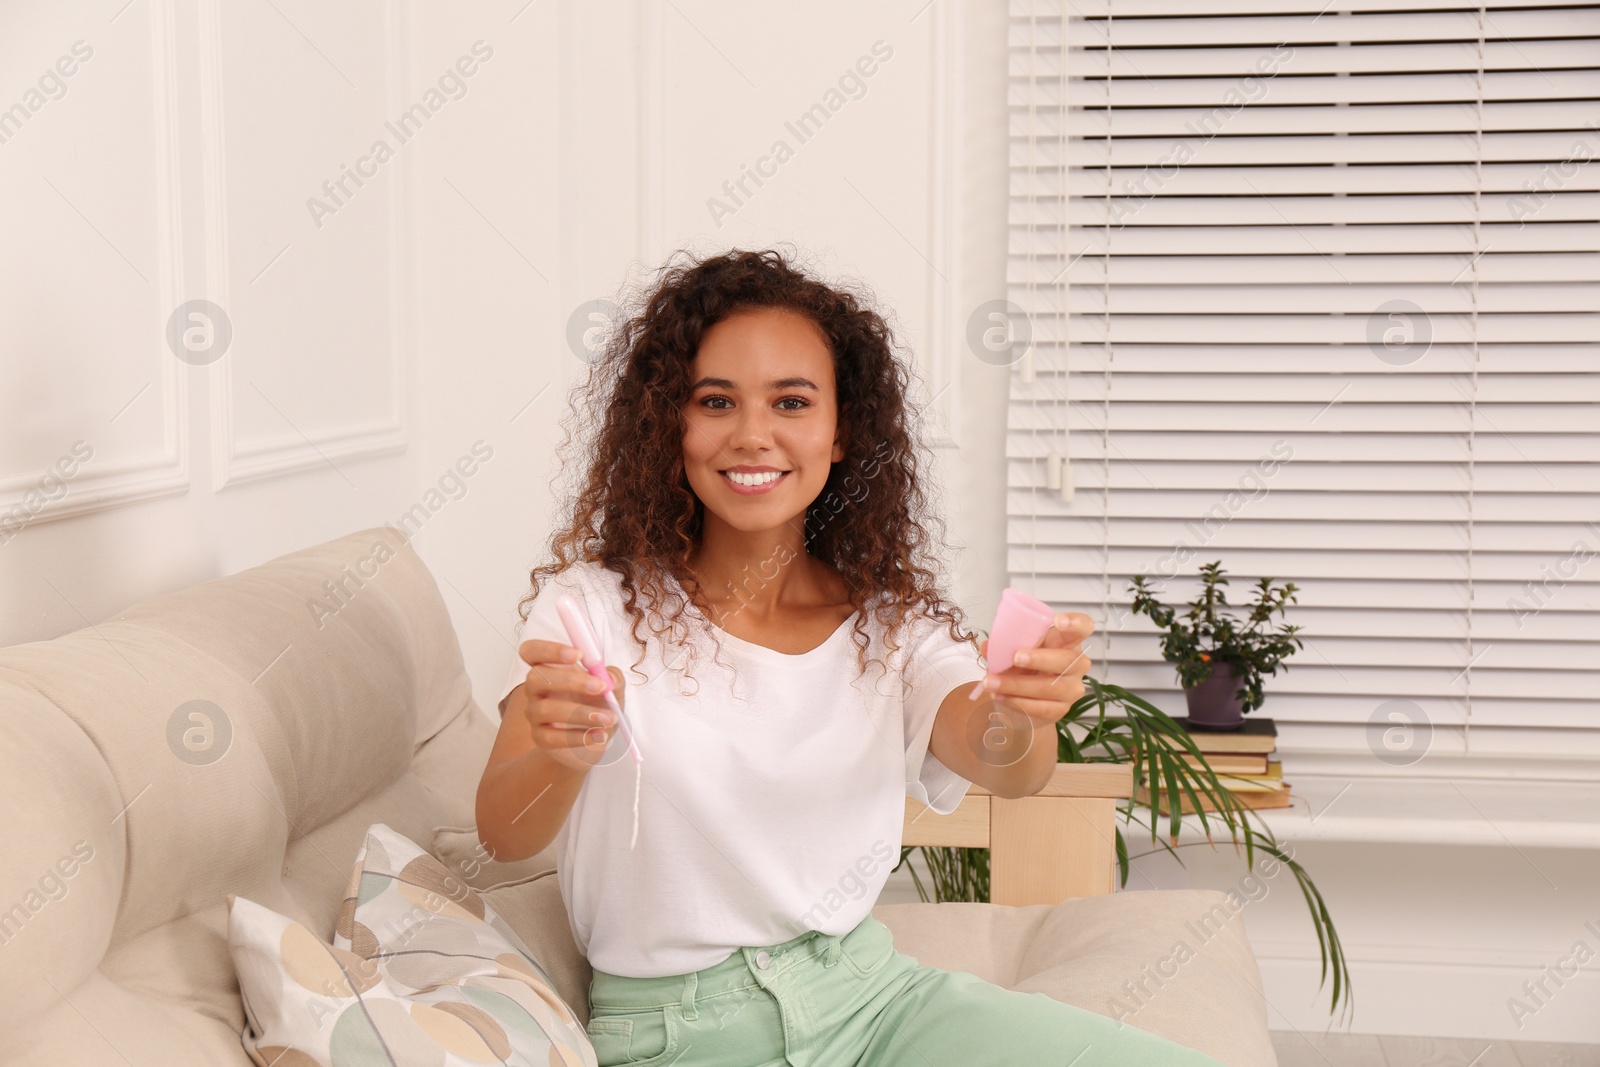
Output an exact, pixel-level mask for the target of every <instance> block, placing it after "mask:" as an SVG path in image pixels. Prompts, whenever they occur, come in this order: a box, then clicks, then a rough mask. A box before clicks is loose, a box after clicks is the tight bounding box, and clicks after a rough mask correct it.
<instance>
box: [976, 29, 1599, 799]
mask: <svg viewBox="0 0 1600 1067" xmlns="http://www.w3.org/2000/svg"><path fill="white" fill-rule="evenodd" d="M1202 7H1203V9H1204V10H1203V13H1202V11H1201V8H1202ZM1009 11H1010V22H1009V35H1010V37H1009V64H1010V70H1009V90H1008V91H1009V100H1008V104H1009V116H1010V118H1009V122H1010V131H1009V133H1010V172H1009V173H1010V182H1011V187H1010V190H1009V200H1010V206H1009V237H1008V244H1009V257H1008V267H1007V289H1008V293H1007V295H1008V298H1009V301H1010V302H1011V304H1013V305H1014V307H1013V308H1012V309H1011V312H1012V314H1013V315H1016V316H1019V317H1022V318H1024V319H1025V320H1026V324H1027V326H1026V328H1027V331H1028V333H1029V335H1030V338H1031V343H1030V344H1029V345H1028V346H1027V347H1026V351H1025V354H1023V355H1022V356H1021V358H1020V359H1019V360H1018V362H1016V363H1015V365H1014V367H1013V371H1012V376H1011V384H1010V399H1009V405H1008V426H1007V440H1006V455H1007V479H1008V550H1009V555H1010V561H1009V564H1008V568H1009V570H1010V572H1011V575H1012V580H1013V582H1014V583H1015V584H1017V585H1018V586H1020V587H1023V588H1027V589H1029V590H1030V591H1032V592H1034V593H1035V594H1036V595H1038V596H1040V597H1041V598H1043V599H1045V600H1047V601H1049V602H1051V603H1052V604H1053V605H1055V606H1057V607H1058V608H1063V609H1066V608H1072V609H1076V610H1089V611H1092V612H1093V613H1094V614H1096V615H1097V616H1098V617H1099V618H1100V619H1101V620H1102V622H1101V630H1102V633H1103V634H1104V642H1103V644H1102V645H1101V646H1100V647H1099V649H1098V652H1099V654H1098V655H1096V657H1095V658H1096V675H1097V677H1100V678H1102V679H1103V680H1107V681H1112V682H1115V683H1117V684H1119V685H1123V686H1125V687H1128V688H1130V689H1132V690H1134V691H1136V692H1139V693H1141V694H1143V695H1145V696H1146V697H1147V698H1149V699H1151V700H1153V701H1154V702H1155V703H1157V704H1158V705H1159V706H1161V707H1163V708H1164V709H1165V710H1168V711H1170V712H1172V713H1174V714H1182V713H1183V712H1184V699H1183V695H1182V693H1181V691H1180V690H1179V688H1178V684H1177V681H1176V677H1175V673H1174V670H1173V668H1172V667H1171V666H1169V665H1167V664H1166V663H1164V662H1163V661H1162V659H1161V656H1160V647H1159V633H1158V631H1157V630H1156V628H1155V627H1154V625H1153V624H1152V623H1150V621H1149V620H1148V618H1146V617H1144V616H1132V615H1130V614H1129V612H1128V604H1129V601H1130V596H1129V593H1128V580H1129V578H1130V577H1131V576H1132V575H1134V574H1139V573H1143V574H1146V575H1149V576H1151V577H1152V578H1153V579H1160V583H1159V584H1160V586H1161V587H1162V589H1163V593H1162V599H1163V601H1164V602H1165V603H1167V604H1169V605H1182V604H1186V603H1187V601H1188V600H1189V599H1190V597H1192V596H1193V595H1195V594H1196V593H1197V592H1198V590H1199V588H1200V584H1199V579H1198V568H1199V566H1200V564H1201V563H1205V562H1210V561H1211V560H1214V559H1221V561H1222V565H1223V567H1224V568H1226V570H1227V571H1228V575H1229V577H1230V579H1231V580H1232V584H1231V585H1230V586H1229V587H1228V592H1229V599H1230V601H1232V602H1233V603H1234V604H1235V605H1238V604H1242V603H1245V602H1248V601H1249V600H1251V599H1252V597H1251V589H1252V586H1253V583H1254V582H1255V580H1256V579H1258V578H1261V577H1269V578H1273V579H1274V580H1275V581H1277V582H1279V583H1281V582H1284V581H1293V582H1294V583H1295V584H1296V585H1297V586H1299V587H1300V593H1299V598H1300V599H1299V603H1298V604H1296V605H1292V606H1291V607H1290V608H1289V615H1288V621H1289V622H1294V623H1298V624H1301V625H1303V626H1304V627H1305V629H1304V630H1303V632H1302V634H1301V637H1302V638H1303V639H1304V641H1305V648H1304V650H1302V651H1300V652H1297V653H1296V654H1295V655H1294V656H1292V657H1291V658H1290V659H1289V661H1288V664H1289V669H1288V670H1287V671H1282V670H1280V671H1279V673H1278V674H1277V675H1276V676H1269V677H1268V678H1267V679H1266V692H1267V702H1266V704H1265V705H1264V706H1263V707H1262V709H1260V711H1258V712H1257V713H1256V714H1260V715H1266V716H1271V717H1272V718H1274V719H1275V720H1276V722H1277V724H1278V729H1279V742H1280V747H1282V748H1283V749H1284V750H1285V751H1290V750H1305V751H1312V750H1336V751H1347V752H1352V753H1363V752H1366V751H1368V750H1370V751H1372V752H1375V753H1376V752H1378V749H1377V748H1376V747H1374V746H1375V745H1377V744H1379V743H1387V742H1380V737H1381V736H1382V735H1381V734H1380V732H1379V731H1381V730H1384V729H1387V727H1388V725H1389V724H1393V723H1396V722H1400V721H1403V720H1396V719H1395V718H1394V717H1393V715H1392V714H1391V713H1392V712H1393V711H1395V710H1396V709H1397V708H1400V709H1404V708H1408V707H1409V708H1414V709H1415V710H1416V712H1417V714H1418V715H1420V716H1421V722H1420V723H1419V724H1417V726H1418V729H1419V730H1421V729H1426V730H1427V736H1425V737H1423V738H1422V739H1421V741H1420V742H1419V741H1417V740H1415V739H1413V740H1411V741H1408V742H1406V744H1408V745H1411V746H1413V747H1412V749H1411V751H1414V752H1416V755H1417V756H1419V757H1420V756H1421V755H1422V752H1420V751H1416V746H1417V745H1418V744H1419V743H1420V744H1421V745H1422V747H1423V749H1424V750H1425V751H1426V752H1427V753H1428V754H1443V753H1452V754H1454V755H1456V756H1469V757H1476V756H1506V755H1524V756H1535V755H1562V756H1566V757H1572V756H1582V757H1594V758H1600V4H1584V3H1560V2H1548V0H1547V2H1544V3H1538V4H1534V3H1516V2H1501V3H1494V4H1486V5H1480V6H1465V5H1462V4H1459V3H1457V4H1450V3H1444V2H1438V0H1434V2H1428V0H1405V2H1403V3H1384V2H1379V0H1367V2H1360V3H1356V2H1341V3H1339V4H1338V5H1337V7H1335V6H1334V5H1332V4H1328V5H1324V4H1323V3H1320V2H1296V0H1214V2H1209V3H1206V4H1204V5H1199V4H1195V3H1193V2H1191V0H1109V2H1108V0H1071V2H1068V3H1065V4H1063V3H1062V2H1060V0H1053V2H1052V0H1011V4H1010V9H1009ZM1239 614H1240V615H1243V614H1244V612H1243V611H1240V612H1239ZM1396 701H1400V702H1405V703H1403V704H1394V703H1391V702H1396ZM1406 718H1410V716H1406ZM1391 736H1392V735H1391ZM1384 762H1385V763H1387V764H1391V765H1393V766H1396V767H1404V765H1405V764H1406V762H1407V761H1406V760H1405V759H1394V758H1389V759H1385V760H1384ZM1401 773H1412V772H1404V771H1402V772H1401Z"/></svg>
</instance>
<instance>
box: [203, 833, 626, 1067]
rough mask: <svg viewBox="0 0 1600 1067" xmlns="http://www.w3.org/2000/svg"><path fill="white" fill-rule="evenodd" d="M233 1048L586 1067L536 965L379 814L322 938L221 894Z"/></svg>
mask: <svg viewBox="0 0 1600 1067" xmlns="http://www.w3.org/2000/svg"><path fill="white" fill-rule="evenodd" d="M228 945H229V949H230V951H231V952H232V954H233V960H234V966H235V968H236V969H237V971H238V973H239V987H240V994H241V996H242V998H243V1000H244V1007H245V1015H246V1019H247V1025H246V1027H245V1032H244V1035H243V1042H244V1047H245V1051H246V1052H248V1053H249V1054H250V1056H251V1058H252V1059H253V1060H254V1061H255V1062H256V1063H257V1064H259V1065H262V1067H267V1065H271V1067H318V1065H320V1067H349V1065H355V1064H368V1063H384V1064H394V1065H396V1067H467V1065H469V1064H486V1063H490V1064H499V1063H505V1064H528V1065H537V1067H580V1065H582V1067H597V1061H596V1058H595V1053H594V1049H593V1047H592V1046H591V1045H590V1044H589V1039H588V1034H587V1033H586V1032H585V1030H584V1027H583V1026H582V1025H581V1024H580V1023H579V1022H578V1020H577V1019H576V1018H575V1017H574V1015H573V1014H572V1011H571V1009H569V1008H568V1007H567V1005H566V1004H565V1003H563V1002H562V1000H561V998H560V997H559V996H558V995H557V994H556V992H555V988H554V986H553V985H552V983H551V981H550V978H549V976H548V974H546V972H545V970H544V968H542V967H541V966H540V965H539V964H538V962H537V961H535V960H534V959H533V957H532V956H531V955H530V954H529V952H528V950H527V949H526V948H525V947H524V946H523V944H522V942H521V941H520V940H519V939H518V938H517V935H516V934H514V933H512V931H511V928H510V927H509V926H507V925H506V924H505V922H504V921H503V920H502V919H501V918H500V917H499V916H498V915H496V914H495V913H494V910H493V909H492V908H490V907H489V905H488V904H487V903H486V902H485V901H484V899H483V898H482V897H481V896H480V895H479V894H478V893H477V891H476V890H474V889H472V888H470V887H469V886H467V885H466V884H465V883H464V882H463V881H461V880H460V879H458V878H455V877H454V876H452V875H451V874H450V872H449V871H448V870H447V869H446V868H445V866H444V865H443V864H442V863H440V862H439V861H438V860H437V859H435V858H434V857H433V856H431V855H429V854H428V853H427V852H425V851H423V850H422V849H421V848H420V847H418V846H417V845H416V844H415V843H413V842H412V841H410V840H408V839H407V838H405V837H404V836H402V835H400V834H398V833H395V832H394V831H393V830H391V829H389V827H387V826H384V825H383V824H382V823H378V824H374V825H373V826H372V827H370V828H369V829H368V830H367V839H366V842H365V843H364V844H363V846H362V849H361V853H360V854H359V855H358V856H357V858H356V867H355V871H354V873H353V875H352V877H351V880H350V887H349V889H348V891H347V893H346V898H345V901H344V904H343V907H342V908H341V909H340V912H339V920H338V925H337V927H336V929H335V933H334V942H333V944H332V945H329V944H326V943H325V942H323V941H322V940H321V939H320V938H318V937H316V936H315V935H314V934H312V933H311V931H309V930H307V929H306V928H305V927H304V926H302V925H301V924H300V923H297V922H295V921H294V920H292V919H289V918H287V917H285V916H282V915H279V914H277V913H276V912H273V911H270V910H268V909H267V908H264V907H262V906H261V905H259V904H256V903H254V902H253V901H250V900H246V899H244V898H242V897H235V896H231V895H230V896H229V897H228Z"/></svg>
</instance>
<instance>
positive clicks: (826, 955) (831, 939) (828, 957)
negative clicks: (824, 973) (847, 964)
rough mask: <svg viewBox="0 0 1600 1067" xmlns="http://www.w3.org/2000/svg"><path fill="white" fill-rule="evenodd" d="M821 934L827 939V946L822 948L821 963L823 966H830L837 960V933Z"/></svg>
mask: <svg viewBox="0 0 1600 1067" xmlns="http://www.w3.org/2000/svg"><path fill="white" fill-rule="evenodd" d="M823 936H824V937H826V938H827V939H828V947H827V948H826V949H824V950H823V953H822V965H823V966H824V967H832V966H833V965H834V964H835V963H838V962H839V951H840V950H839V935H838V934H824V935H823Z"/></svg>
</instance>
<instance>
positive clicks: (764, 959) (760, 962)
mask: <svg viewBox="0 0 1600 1067" xmlns="http://www.w3.org/2000/svg"><path fill="white" fill-rule="evenodd" d="M756 966H757V967H760V968H761V969H762V970H763V971H764V970H766V969H767V968H768V967H771V966H772V953H770V952H768V951H767V950H766V949H762V950H761V951H760V952H757V953H756Z"/></svg>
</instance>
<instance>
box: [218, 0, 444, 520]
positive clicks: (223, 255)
mask: <svg viewBox="0 0 1600 1067" xmlns="http://www.w3.org/2000/svg"><path fill="white" fill-rule="evenodd" d="M221 5H222V0H201V2H200V5H199V7H200V32H199V42H200V43H199V51H200V64H199V66H200V86H201V88H200V99H201V122H202V125H203V127H204V130H203V135H202V137H201V145H202V150H201V156H202V158H203V169H204V183H203V190H204V202H205V218H206V228H205V248H206V290H207V294H208V298H209V299H212V300H215V301H216V302H217V303H219V304H221V305H222V306H223V307H224V308H230V307H232V301H231V297H232V288H231V279H230V276H229V270H228V260H229V257H228V253H229V240H228V224H227V220H228V206H227V147H226V146H227V137H226V134H227V124H226V118H225V97H224V93H223V75H222V70H223V51H222V50H223V43H222V13H221ZM383 11H384V24H385V34H384V48H385V53H384V64H385V70H384V86H385V93H384V107H385V109H386V110H387V112H388V114H390V115H396V114H399V113H400V112H401V111H402V110H403V109H404V108H405V107H406V88H407V87H406V77H405V61H406V58H407V57H406V53H405V46H406V43H407V38H408V34H407V33H406V20H405V16H404V15H403V13H402V9H401V8H400V6H399V4H398V0H385V2H384V6H383ZM414 155H415V153H411V154H408V155H406V156H405V157H404V158H402V159H401V160H400V161H399V166H398V167H396V168H394V170H393V172H392V173H390V174H389V179H390V182H391V185H390V191H389V199H388V205H387V212H388V231H389V232H388V236H389V242H390V249H391V254H390V256H389V257H388V267H389V275H388V294H389V333H390V345H389V350H388V351H389V377H390V388H391V391H392V395H393V396H394V398H395V406H394V410H393V412H392V413H391V414H390V416H389V417H388V418H386V419H381V420H378V421H374V422H368V423H362V424H355V425H347V426H340V427H334V428H332V429H323V430H321V431H318V432H314V433H309V434H304V435H302V436H301V438H300V440H299V441H287V442H285V443H277V442H266V443H256V444H253V445H241V444H240V443H239V441H238V439H237V437H236V431H235V419H234V411H235V407H234V398H235V395H236V392H235V386H236V383H235V380H234V375H233V361H232V360H231V359H229V358H227V357H224V358H223V359H221V360H219V361H218V362H217V363H215V364H213V365H212V366H211V368H210V370H211V372H212V373H211V375H210V391H209V396H210V405H209V412H210V418H209V423H210V429H211V472H212V478H211V487H212V489H213V491H217V492H220V491H221V490H222V489H224V488H226V487H228V486H233V485H241V484H245V483H249V482H255V481H262V480H265V479H268V478H276V477H281V476H284V475H289V474H295V473H298V472H301V471H306V470H311V469H314V468H319V467H322V466H323V465H325V464H328V463H331V462H332V461H333V460H337V459H366V458H372V457H377V456H385V455H391V454H394V453H397V452H403V451H405V449H406V445H407V441H408V437H409V431H408V429H407V413H408V404H407V387H406V386H407V382H408V380H409V365H410V359H409V346H410V341H409V336H410V334H409V332H408V331H409V330H410V314H409V300H408V299H407V294H408V293H409V292H410V291H411V282H412V265H411V249H412V244H411V241H410V239H409V237H408V235H407V228H408V225H409V222H408V220H407V209H408V206H409V199H410V191H411V184H412V169H413V167H414V165H415V161H414V160H413V158H412V156H414ZM211 293H216V294H218V295H217V296H209V294H211Z"/></svg>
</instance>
